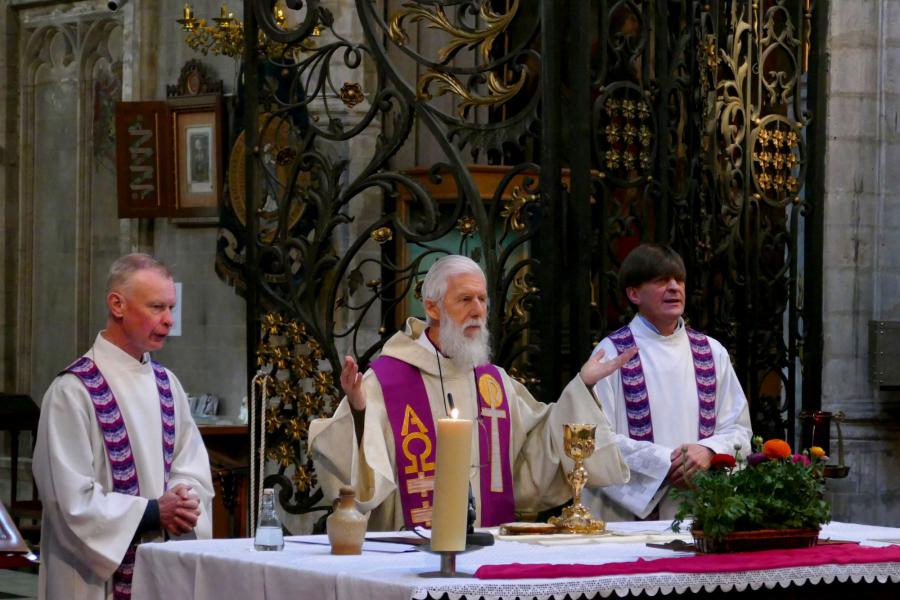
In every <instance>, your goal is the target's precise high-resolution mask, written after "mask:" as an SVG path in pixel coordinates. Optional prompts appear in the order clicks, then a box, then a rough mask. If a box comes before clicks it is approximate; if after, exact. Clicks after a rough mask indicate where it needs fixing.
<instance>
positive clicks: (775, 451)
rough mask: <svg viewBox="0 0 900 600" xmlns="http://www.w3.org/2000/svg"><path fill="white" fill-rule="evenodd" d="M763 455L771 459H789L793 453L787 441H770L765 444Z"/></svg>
mask: <svg viewBox="0 0 900 600" xmlns="http://www.w3.org/2000/svg"><path fill="white" fill-rule="evenodd" d="M763 454H765V455H766V457H768V458H770V459H779V458H788V457H789V456H791V454H793V452H792V451H791V447H790V446H789V445H788V443H787V442H786V441H784V440H769V441H767V442H766V443H765V444H763Z"/></svg>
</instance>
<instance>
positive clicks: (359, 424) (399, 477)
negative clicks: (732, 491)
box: [309, 255, 630, 530]
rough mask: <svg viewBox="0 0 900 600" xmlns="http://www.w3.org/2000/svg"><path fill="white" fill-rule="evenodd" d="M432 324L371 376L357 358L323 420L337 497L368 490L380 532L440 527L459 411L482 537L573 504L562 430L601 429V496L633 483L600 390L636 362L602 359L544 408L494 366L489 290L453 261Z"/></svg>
mask: <svg viewBox="0 0 900 600" xmlns="http://www.w3.org/2000/svg"><path fill="white" fill-rule="evenodd" d="M422 295H423V300H424V304H425V312H426V316H427V322H422V321H420V320H418V319H415V318H411V319H409V320H408V321H407V323H406V330H405V331H402V332H398V333H396V334H395V335H394V336H393V337H392V338H391V339H390V340H388V341H387V343H386V344H385V345H384V348H383V350H382V353H381V356H380V357H379V358H378V359H376V360H375V361H373V362H372V365H371V368H370V369H369V370H368V371H366V373H365V374H362V373H360V372H359V370H358V367H357V364H356V362H355V361H354V360H353V359H352V358H351V357H349V356H348V357H346V358H345V361H344V366H343V369H342V372H341V387H342V389H343V390H344V393H345V394H346V396H345V398H344V399H343V400H342V401H341V403H340V405H339V406H338V408H337V410H335V413H334V415H333V416H332V417H331V418H330V419H319V420H316V421H313V422H312V424H311V425H310V431H309V446H310V451H311V452H312V457H313V460H314V462H315V466H316V473H317V475H318V478H319V482H320V483H321V485H322V489H323V491H324V493H325V495H326V498H334V497H336V496H337V494H338V489H339V488H340V486H342V485H352V486H354V487H355V488H356V490H357V498H358V499H359V500H360V505H361V510H364V511H371V514H370V517H369V529H373V530H397V529H401V528H404V527H405V528H410V529H411V528H413V527H415V526H420V525H422V526H430V521H431V507H432V501H431V498H432V489H433V484H434V466H435V437H436V436H435V423H436V419H438V418H441V417H445V416H446V415H447V414H448V412H449V410H450V407H449V401H448V397H451V396H452V401H453V403H454V404H455V406H456V408H457V409H458V410H459V412H460V415H459V416H460V417H461V418H464V419H474V420H475V421H476V427H475V432H476V433H475V435H473V439H472V456H473V459H472V460H473V466H478V467H480V468H473V469H471V470H470V473H471V475H470V483H471V486H472V491H473V495H474V497H475V505H476V509H477V519H476V523H475V524H476V526H484V527H488V526H493V525H498V524H500V523H505V522H509V521H513V520H515V515H516V512H534V511H539V510H543V509H546V508H551V507H554V506H558V505H560V504H562V503H564V502H566V501H567V500H569V499H570V498H571V497H572V489H571V487H570V486H569V484H568V483H567V482H566V479H565V472H564V470H563V469H564V467H565V468H566V469H571V467H572V461H571V460H570V459H569V458H567V457H566V456H565V452H564V450H563V438H562V435H563V424H565V423H596V424H597V431H596V442H597V449H596V451H595V452H594V454H593V456H592V457H591V458H589V459H587V461H586V464H585V466H586V468H587V469H588V473H589V482H590V484H591V485H594V486H605V485H610V484H621V483H624V482H626V481H628V467H627V466H626V464H625V463H624V461H623V460H622V456H621V454H620V453H619V450H618V448H617V447H616V444H615V443H614V441H613V435H612V431H611V429H610V425H609V422H608V420H607V419H606V416H605V415H604V414H603V411H602V410H601V408H600V406H599V404H598V402H597V400H596V399H595V398H594V397H593V394H592V391H591V388H592V387H593V386H594V384H596V383H597V382H598V381H599V380H601V379H602V378H604V377H606V376H608V375H610V374H611V373H613V372H614V371H615V370H616V369H617V368H619V366H620V365H621V364H624V363H625V361H627V360H628V359H629V358H630V354H624V355H622V356H620V357H617V358H616V359H614V360H610V361H603V360H602V357H603V354H602V353H598V354H595V355H594V356H593V357H592V358H591V359H590V360H588V362H586V363H585V364H584V366H583V367H582V368H581V371H580V373H579V374H578V375H577V376H576V377H575V378H574V379H573V380H572V381H571V382H570V383H569V384H568V385H567V386H566V388H565V389H564V390H563V393H562V395H561V396H560V398H559V400H558V401H557V402H556V403H555V404H552V405H547V404H543V403H541V402H538V401H537V400H535V399H534V398H533V397H532V396H531V394H530V393H529V392H528V390H527V389H525V387H524V386H522V385H521V384H520V383H518V382H516V381H515V380H513V379H511V378H510V377H509V375H508V374H507V373H506V371H504V370H503V369H502V368H500V367H497V366H495V365H493V364H491V363H490V351H489V345H488V330H487V327H486V317H487V306H488V297H487V287H486V281H485V276H484V273H483V272H482V270H481V267H479V266H478V264H477V263H475V262H474V261H472V260H471V259H469V258H466V257H464V256H457V255H452V256H446V257H443V258H441V259H439V260H437V261H436V262H435V263H434V264H433V265H432V267H431V269H429V271H428V274H427V275H426V277H425V281H424V284H423V287H422Z"/></svg>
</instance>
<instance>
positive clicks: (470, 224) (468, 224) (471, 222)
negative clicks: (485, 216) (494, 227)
mask: <svg viewBox="0 0 900 600" xmlns="http://www.w3.org/2000/svg"><path fill="white" fill-rule="evenodd" d="M456 229H457V230H458V231H459V232H460V233H461V234H462V235H463V236H464V237H467V236H470V235H473V234H474V233H475V232H476V231H477V230H478V222H477V221H475V219H474V218H473V217H471V216H469V215H466V216H465V217H462V218H460V219H459V220H458V221H457V222H456Z"/></svg>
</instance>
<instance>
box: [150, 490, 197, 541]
mask: <svg viewBox="0 0 900 600" xmlns="http://www.w3.org/2000/svg"><path fill="white" fill-rule="evenodd" d="M158 502H159V524H160V526H161V527H162V528H163V529H165V530H166V531H168V532H169V533H170V534H172V535H175V536H178V535H184V534H185V533H190V532H191V531H193V530H194V527H196V526H197V519H198V518H199V517H200V500H199V498H198V497H197V494H196V493H195V492H194V491H192V490H191V487H190V486H188V485H185V484H183V483H179V484H177V485H175V486H174V487H173V488H172V489H170V490H168V491H166V493H165V494H163V495H162V496H160V497H159V500H158Z"/></svg>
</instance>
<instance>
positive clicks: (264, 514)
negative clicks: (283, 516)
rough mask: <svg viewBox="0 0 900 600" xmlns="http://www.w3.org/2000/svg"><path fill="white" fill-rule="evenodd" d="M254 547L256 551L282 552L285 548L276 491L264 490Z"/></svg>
mask: <svg viewBox="0 0 900 600" xmlns="http://www.w3.org/2000/svg"><path fill="white" fill-rule="evenodd" d="M253 547H254V548H255V549H256V550H282V549H283V548H284V534H283V533H282V531H281V521H279V520H278V514H277V513H276V512H275V490H274V489H272V488H266V489H264V490H263V495H262V502H261V503H260V505H259V520H258V522H257V524H256V539H255V540H254V542H253Z"/></svg>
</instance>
